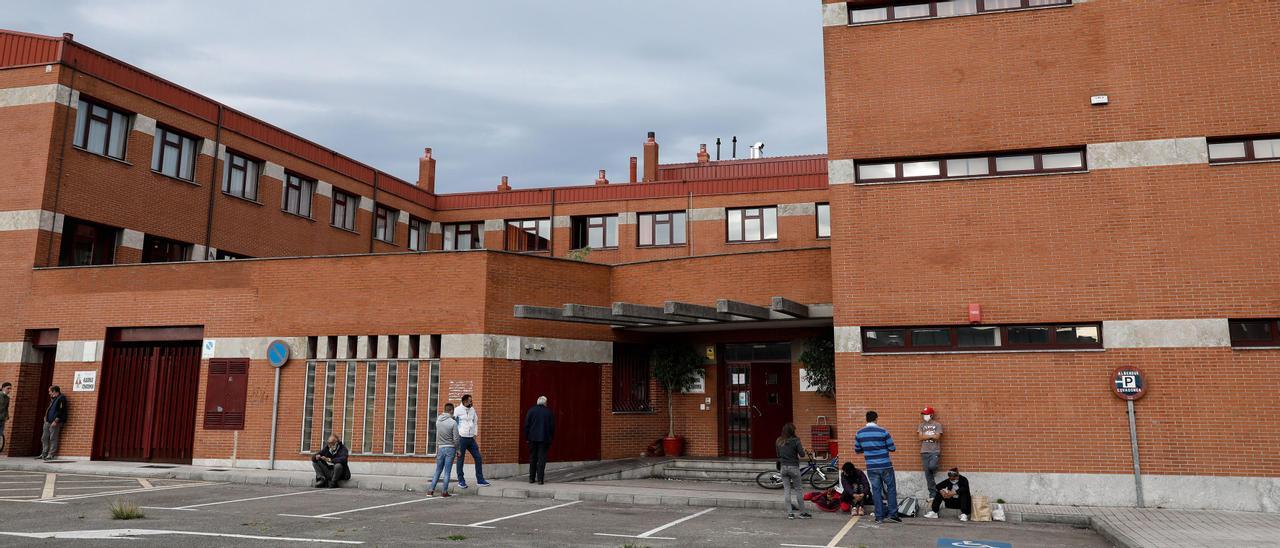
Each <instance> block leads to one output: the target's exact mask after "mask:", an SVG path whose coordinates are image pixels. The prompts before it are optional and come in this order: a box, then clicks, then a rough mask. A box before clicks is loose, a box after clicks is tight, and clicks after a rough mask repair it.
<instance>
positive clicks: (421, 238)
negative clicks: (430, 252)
mask: <svg viewBox="0 0 1280 548" xmlns="http://www.w3.org/2000/svg"><path fill="white" fill-rule="evenodd" d="M415 233H416V236H415ZM430 235H431V221H428V220H426V219H419V218H417V217H414V216H413V215H410V216H409V231H408V237H407V240H406V241H405V245H406V246H407V247H408V248H409V250H410V251H426V250H427V245H428V241H429V240H430V238H431V236H430ZM415 239H416V240H417V242H416V243H415V242H414V240H415Z"/></svg>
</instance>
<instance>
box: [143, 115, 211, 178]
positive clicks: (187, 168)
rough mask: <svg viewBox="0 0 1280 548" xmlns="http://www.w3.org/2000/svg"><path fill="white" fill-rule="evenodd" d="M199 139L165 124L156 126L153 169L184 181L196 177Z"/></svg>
mask: <svg viewBox="0 0 1280 548" xmlns="http://www.w3.org/2000/svg"><path fill="white" fill-rule="evenodd" d="M198 142H199V141H197V140H196V139H195V138H193V137H188V136H186V135H183V134H181V133H178V132H176V131H174V130H172V129H169V128H166V127H164V126H157V127H156V139H155V143H154V144H153V145H152V147H151V170H152V171H156V172H159V173H161V174H164V175H168V176H170V177H176V178H178V179H182V180H184V181H195V179H196V173H195V171H196V153H197V152H198V151H197V149H196V144H197V143H198Z"/></svg>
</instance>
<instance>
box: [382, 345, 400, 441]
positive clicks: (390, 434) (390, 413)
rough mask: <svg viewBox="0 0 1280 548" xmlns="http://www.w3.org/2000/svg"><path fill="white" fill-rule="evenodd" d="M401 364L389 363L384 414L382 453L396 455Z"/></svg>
mask: <svg viewBox="0 0 1280 548" xmlns="http://www.w3.org/2000/svg"><path fill="white" fill-rule="evenodd" d="M399 366H400V364H399V362H394V361H392V362H387V407H386V410H385V412H384V413H383V414H382V416H383V418H382V452H383V453H386V454H388V455H390V454H392V453H395V451H396V447H395V439H396V389H398V388H399V384H400V382H399V377H398V375H399V373H400V367H399Z"/></svg>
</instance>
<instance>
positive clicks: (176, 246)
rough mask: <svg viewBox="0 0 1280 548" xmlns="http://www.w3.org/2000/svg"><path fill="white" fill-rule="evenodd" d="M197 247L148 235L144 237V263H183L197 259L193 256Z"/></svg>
mask: <svg viewBox="0 0 1280 548" xmlns="http://www.w3.org/2000/svg"><path fill="white" fill-rule="evenodd" d="M194 249H195V246H193V245H192V244H189V243H187V242H183V241H179V240H174V239H172V238H165V237H163V236H156V235H155V234H146V235H144V236H143V237H142V262H144V263H183V262H187V261H192V260H195V259H197V258H196V257H193V256H192V253H193V252H194Z"/></svg>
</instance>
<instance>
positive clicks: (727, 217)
mask: <svg viewBox="0 0 1280 548" xmlns="http://www.w3.org/2000/svg"><path fill="white" fill-rule="evenodd" d="M752 210H755V211H757V212H758V213H757V214H756V215H755V216H748V215H747V212H748V211H752ZM770 210H772V211H773V232H774V234H773V237H772V238H766V237H765V228H764V227H765V218H766V217H767V215H766V214H765V212H767V211H770ZM735 211H740V212H742V213H741V214H740V215H739V217H738V238H737V239H734V238H733V232H732V231H731V230H729V225H730V224H731V223H732V222H733V221H732V219H731V217H733V212H735ZM751 219H759V221H760V237H759V238H755V239H751V238H747V221H748V220H751ZM724 223H725V230H724V239H725V241H726V242H730V243H756V242H776V241H778V238H779V236H778V233H779V232H782V231H781V230H780V229H779V227H778V206H776V205H771V206H755V207H729V208H725V210H724Z"/></svg>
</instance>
